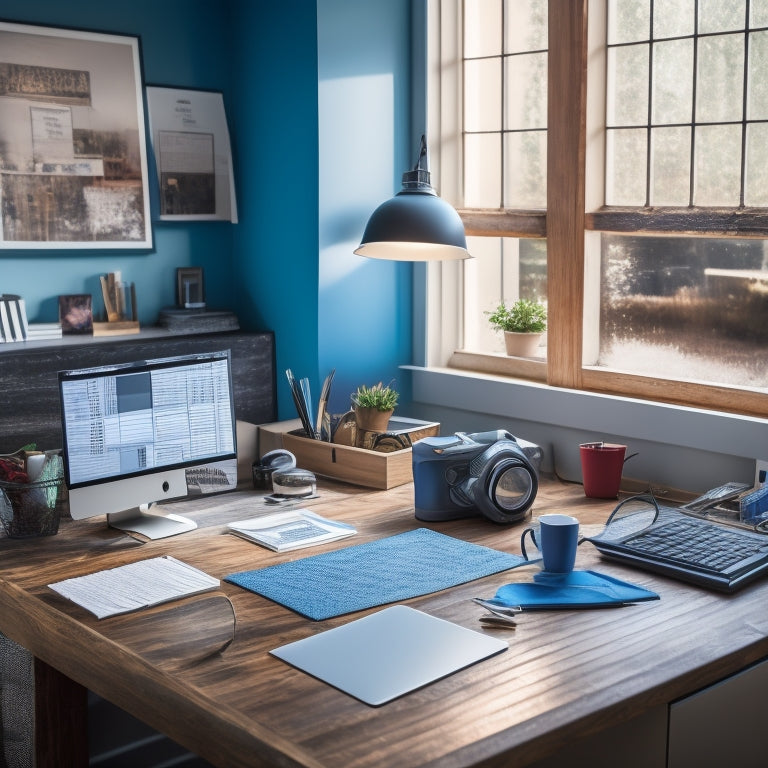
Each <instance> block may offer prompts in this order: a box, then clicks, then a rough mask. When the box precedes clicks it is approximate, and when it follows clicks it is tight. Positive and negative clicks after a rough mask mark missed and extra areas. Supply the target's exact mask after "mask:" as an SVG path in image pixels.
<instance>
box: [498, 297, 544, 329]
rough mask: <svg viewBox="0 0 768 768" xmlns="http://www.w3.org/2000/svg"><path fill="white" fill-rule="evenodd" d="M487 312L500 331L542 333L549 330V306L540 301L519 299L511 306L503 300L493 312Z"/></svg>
mask: <svg viewBox="0 0 768 768" xmlns="http://www.w3.org/2000/svg"><path fill="white" fill-rule="evenodd" d="M485 314H486V315H488V322H489V323H490V324H491V325H492V326H493V327H494V328H496V329H497V330H499V331H514V332H515V333H541V332H542V331H546V330H547V308H546V307H545V306H544V305H543V304H541V303H540V302H538V301H529V300H528V299H518V300H517V301H516V302H515V303H514V304H512V305H511V306H509V307H508V306H507V305H506V304H505V303H504V302H503V301H502V302H501V304H499V306H498V307H496V309H495V310H494V311H493V312H486V313H485Z"/></svg>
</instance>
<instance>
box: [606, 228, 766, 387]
mask: <svg viewBox="0 0 768 768" xmlns="http://www.w3.org/2000/svg"><path fill="white" fill-rule="evenodd" d="M766 291H768V257H767V256H766V252H765V246H764V243H763V241H760V240H714V239H703V238H685V239H680V238H657V237H652V238H651V237H620V236H613V235H603V237H602V295H601V306H600V358H599V362H598V364H599V365H601V366H606V367H610V368H615V369H619V370H623V371H627V372H630V373H636V374H640V375H648V376H659V375H661V376H663V377H669V378H676V379H687V380H697V381H703V382H707V383H711V384H721V385H733V386H748V387H757V388H760V389H763V390H766V389H768V367H766V365H765V362H764V361H765V352H766V345H768V302H767V301H766V300H765V296H766Z"/></svg>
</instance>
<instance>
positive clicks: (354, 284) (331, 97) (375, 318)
mask: <svg viewBox="0 0 768 768" xmlns="http://www.w3.org/2000/svg"><path fill="white" fill-rule="evenodd" d="M318 8H319V9H320V12H319V13H318V40H319V43H318V48H319V51H318V53H319V56H318V60H319V72H318V77H319V84H318V92H319V137H320V167H319V170H320V201H319V210H320V231H319V245H320V275H319V278H320V279H319V316H318V330H319V338H318V352H319V364H320V372H321V375H324V372H327V371H328V370H330V369H331V368H336V377H335V379H334V393H335V394H334V397H333V398H332V404H333V406H334V408H333V410H334V411H335V412H339V411H343V410H346V409H348V407H349V395H350V394H351V393H352V392H353V391H354V390H355V388H356V387H357V385H358V384H361V383H364V384H368V385H371V384H375V383H376V382H377V381H383V382H384V383H385V384H387V383H390V382H393V381H394V383H395V385H396V387H397V389H398V390H399V391H400V392H401V401H400V403H401V405H400V407H399V408H398V411H399V412H400V414H401V415H407V409H408V405H407V402H408V400H409V399H410V379H409V378H408V377H407V376H406V374H405V372H403V371H399V370H398V366H399V365H402V364H404V363H408V362H410V361H411V357H412V353H411V315H412V309H411V303H412V284H411V271H412V266H411V265H410V264H407V263H397V262H387V261H378V260H371V259H365V258H362V257H360V256H356V255H354V253H353V251H354V249H355V248H356V247H357V246H358V245H359V244H360V239H361V237H362V234H363V230H364V229H365V224H366V222H367V221H368V217H369V216H370V214H371V213H372V212H373V210H374V209H375V208H376V207H377V206H378V205H380V204H381V203H382V202H383V201H384V200H386V199H388V198H390V197H392V195H393V194H394V193H395V192H397V191H398V190H399V189H400V188H401V177H402V173H403V171H405V170H407V169H408V168H411V167H413V165H414V163H415V162H416V158H417V155H418V146H417V145H414V146H411V145H410V142H409V125H410V111H409V105H410V81H411V67H410V55H409V54H410V2H409V0H390V2H365V3H361V2H359V1H358V2H356V1H355V0H319V2H318Z"/></svg>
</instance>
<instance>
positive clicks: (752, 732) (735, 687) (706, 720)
mask: <svg viewBox="0 0 768 768" xmlns="http://www.w3.org/2000/svg"><path fill="white" fill-rule="evenodd" d="M767 703H768V661H764V662H761V663H759V664H756V665H754V666H752V667H750V668H749V669H746V670H744V671H743V672H740V673H738V674H736V675H733V676H731V677H729V678H726V679H725V680H723V681H722V682H720V683H717V684H715V685H711V686H709V687H707V688H705V689H703V690H701V691H699V692H698V693H694V694H692V695H691V696H686V697H685V698H683V699H680V700H678V701H675V702H672V703H671V704H670V705H669V706H668V707H657V708H655V709H653V710H650V711H649V712H647V713H645V714H643V715H641V716H640V717H636V718H634V719H632V720H629V721H628V722H626V723H622V724H621V725H617V726H614V727H612V728H609V729H607V730H606V731H604V732H602V733H599V734H597V735H596V736H591V737H587V738H585V739H583V740H581V741H578V742H576V743H574V744H572V745H569V746H566V747H564V749H563V750H562V751H561V754H557V755H555V756H553V757H551V758H548V759H546V760H542V761H540V762H537V763H535V764H534V765H533V766H531V768H615V766H617V765H620V766H621V768H692V767H693V766H695V768H723V766H725V765H736V766H738V768H763V767H764V766H765V765H766V764H767V763H768V759H767V758H766V747H765V734H764V732H763V728H765V711H764V710H763V707H764V706H765V705H766V704H767Z"/></svg>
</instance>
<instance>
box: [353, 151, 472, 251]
mask: <svg viewBox="0 0 768 768" xmlns="http://www.w3.org/2000/svg"><path fill="white" fill-rule="evenodd" d="M355 253H356V254H358V255H359V256H367V257H369V258H373V259H390V260H394V261H445V260H449V259H450V260H456V259H468V258H471V256H470V254H469V252H468V251H467V238H466V235H465V233H464V224H463V223H462V221H461V218H460V217H459V214H458V213H457V212H456V210H455V209H454V208H453V207H452V206H451V205H450V204H449V203H447V202H445V200H441V199H440V197H438V195H437V193H436V192H435V190H434V189H433V188H432V185H431V184H430V173H429V170H428V168H427V142H426V139H425V138H424V137H423V136H422V137H421V147H420V150H419V159H418V161H417V163H416V166H415V167H414V169H413V170H412V171H406V172H405V173H404V174H403V188H402V189H401V190H400V192H398V193H397V194H396V195H395V196H394V197H393V198H391V199H390V200H387V201H386V202H385V203H382V204H381V205H380V206H379V207H378V208H377V209H376V210H375V211H374V212H373V213H372V214H371V217H370V219H369V220H368V224H367V226H366V227H365V232H364V233H363V238H362V241H361V243H360V245H359V247H358V248H356V249H355Z"/></svg>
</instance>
